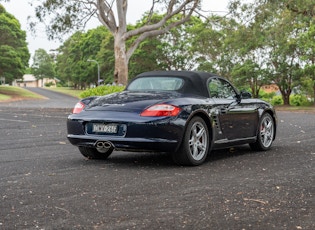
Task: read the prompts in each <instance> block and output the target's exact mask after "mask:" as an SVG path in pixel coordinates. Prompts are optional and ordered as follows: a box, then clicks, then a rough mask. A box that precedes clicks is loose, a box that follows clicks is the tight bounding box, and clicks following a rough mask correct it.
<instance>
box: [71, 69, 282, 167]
mask: <svg viewBox="0 0 315 230" xmlns="http://www.w3.org/2000/svg"><path fill="white" fill-rule="evenodd" d="M276 125H277V117H276V113H275V110H274V109H273V107H272V106H271V105H270V104H269V103H267V102H265V101H263V100H260V99H254V98H251V94H250V93H248V92H239V91H238V90H237V89H236V88H235V87H234V86H233V85H232V84H231V83H230V82H229V81H227V80H226V79H224V78H222V77H219V76H217V75H215V74H210V73H205V72H195V71H152V72H146V73H142V74H140V75H138V76H136V77H135V78H134V79H132V80H131V81H130V82H129V84H128V85H127V86H126V89H125V90H124V91H122V92H119V93H114V94H110V95H105V96H94V97H88V98H84V99H82V100H80V101H79V102H78V103H77V104H76V105H75V107H74V109H73V113H72V114H70V115H69V116H68V120H67V129H68V136H67V137H68V139H69V141H70V142H71V144H73V145H75V146H77V147H78V148H79V151H80V152H81V154H82V155H83V156H84V157H87V158H89V159H106V158H108V157H109V156H110V154H111V153H112V152H113V151H114V150H127V151H156V152H169V153H170V154H171V155H172V158H173V160H174V162H175V163H177V164H179V165H200V164H202V163H203V162H204V161H205V159H206V157H207V155H208V153H209V152H210V151H211V150H213V149H219V148H227V147H231V146H235V145H242V144H249V145H250V147H251V148H252V149H253V150H255V151H265V150H268V149H270V148H271V146H272V143H273V141H274V139H275V136H276Z"/></svg>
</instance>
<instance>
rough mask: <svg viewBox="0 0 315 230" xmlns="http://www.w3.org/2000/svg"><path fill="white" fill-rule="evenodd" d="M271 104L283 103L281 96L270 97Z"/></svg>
mask: <svg viewBox="0 0 315 230" xmlns="http://www.w3.org/2000/svg"><path fill="white" fill-rule="evenodd" d="M271 104H272V105H283V99H282V96H274V97H273V98H272V99H271Z"/></svg>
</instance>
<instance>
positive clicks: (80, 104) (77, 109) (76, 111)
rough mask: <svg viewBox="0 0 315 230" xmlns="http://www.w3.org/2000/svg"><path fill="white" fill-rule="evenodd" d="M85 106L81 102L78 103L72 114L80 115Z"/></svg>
mask: <svg viewBox="0 0 315 230" xmlns="http://www.w3.org/2000/svg"><path fill="white" fill-rule="evenodd" d="M84 107H85V104H83V103H82V102H81V101H79V102H78V103H77V104H76V105H75V106H74V108H73V110H72V113H81V112H82V110H83V109H84Z"/></svg>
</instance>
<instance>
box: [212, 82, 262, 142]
mask: <svg viewBox="0 0 315 230" xmlns="http://www.w3.org/2000/svg"><path fill="white" fill-rule="evenodd" d="M208 87H209V92H210V97H211V98H212V99H214V101H215V104H216V110H217V114H218V115H217V117H218V122H219V127H220V129H221V131H222V136H223V137H224V138H225V139H227V140H228V141H232V140H236V139H244V138H249V137H253V136H254V135H255V129H256V127H257V119H258V115H257V112H256V108H255V107H254V106H253V105H252V104H251V103H248V102H247V101H246V99H243V100H242V99H241V98H240V95H239V94H238V93H237V91H236V90H235V89H234V87H233V86H232V85H231V84H230V83H229V82H228V81H226V80H224V79H221V78H213V79H210V81H209V83H208Z"/></svg>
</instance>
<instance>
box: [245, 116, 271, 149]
mask: <svg viewBox="0 0 315 230" xmlns="http://www.w3.org/2000/svg"><path fill="white" fill-rule="evenodd" d="M257 130H258V132H257V140H256V142H255V143H250V144H249V145H250V147H251V149H252V150H256V151H266V150H268V149H270V148H271V145H272V142H273V140H274V137H275V122H274V120H273V118H272V116H271V115H270V114H269V113H264V114H263V115H262V117H261V118H260V121H259V123H258V127H257Z"/></svg>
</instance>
